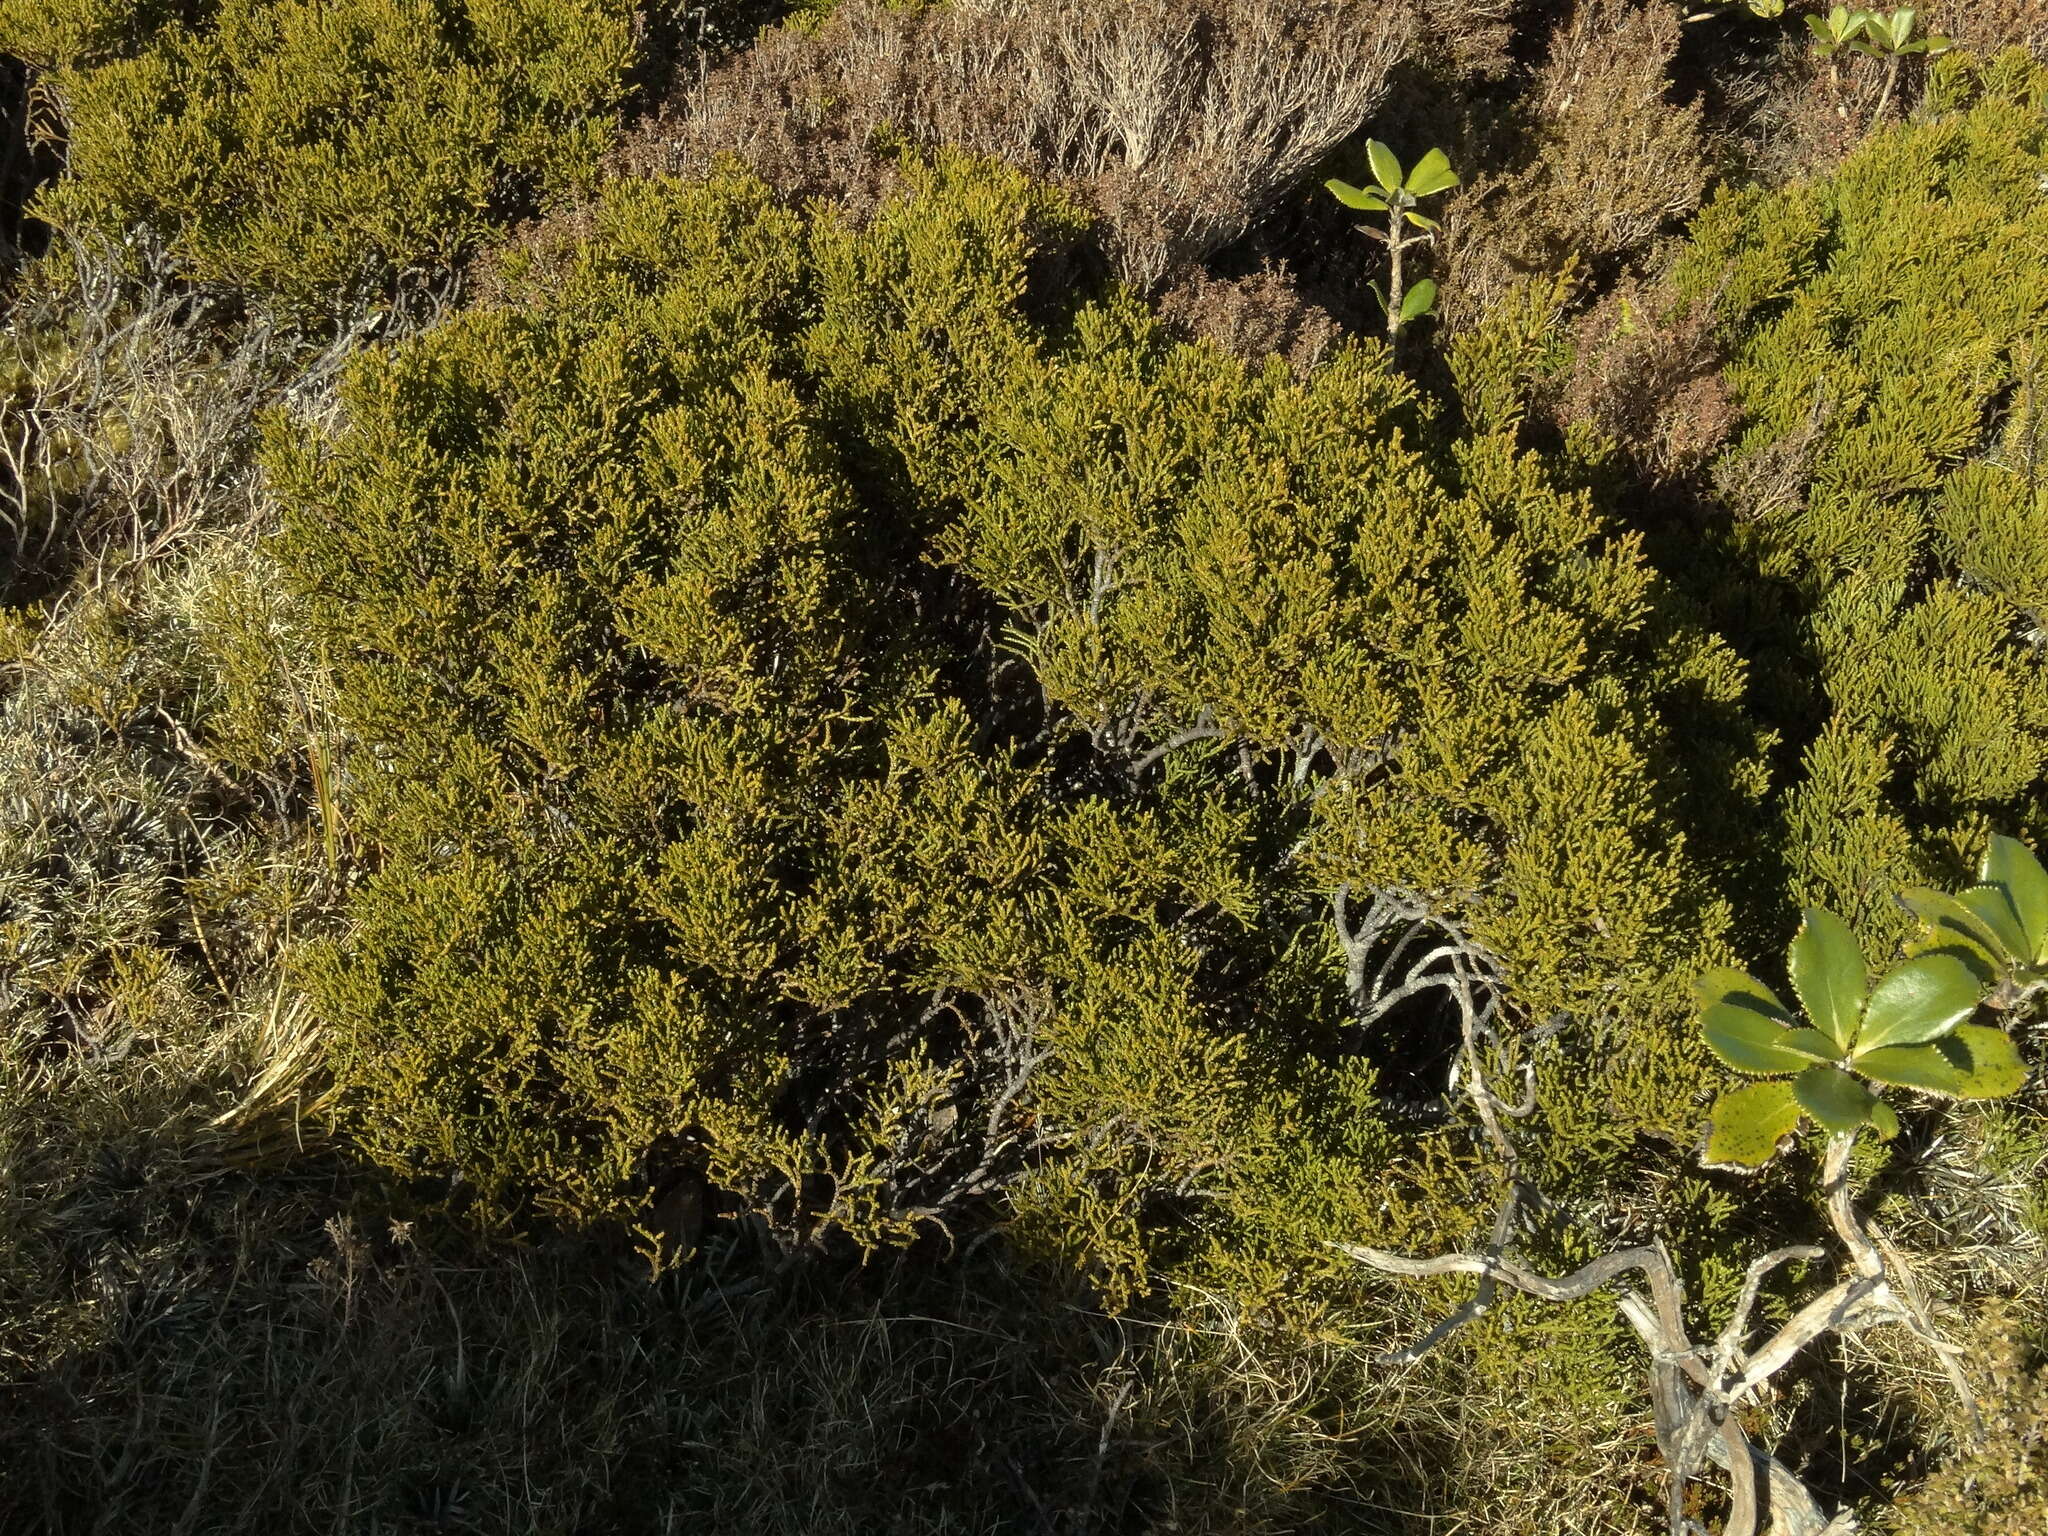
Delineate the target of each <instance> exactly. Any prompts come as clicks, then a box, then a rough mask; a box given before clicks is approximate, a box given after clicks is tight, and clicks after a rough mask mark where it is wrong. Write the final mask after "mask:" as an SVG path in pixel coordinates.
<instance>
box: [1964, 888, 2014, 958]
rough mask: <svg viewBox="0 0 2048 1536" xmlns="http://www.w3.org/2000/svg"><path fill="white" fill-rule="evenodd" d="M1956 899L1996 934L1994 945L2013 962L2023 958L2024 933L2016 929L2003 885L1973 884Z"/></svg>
mask: <svg viewBox="0 0 2048 1536" xmlns="http://www.w3.org/2000/svg"><path fill="white" fill-rule="evenodd" d="M1956 900H1958V901H1960V902H1961V903H1962V904H1963V905H1964V906H1965V907H1967V908H1969V909H1970V911H1972V912H1974V913H1976V914H1977V919H1978V921H1979V922H1981V923H1983V924H1984V926H1985V927H1987V928H1989V929H1990V930H1991V931H1992V932H1993V933H1995V934H1997V935H1998V942H1999V943H2000V944H2001V945H2003V946H2004V949H2005V953H2006V954H2008V955H2010V956H2011V957H2012V958H2013V959H2015V960H2024V959H2025V958H2026V951H2027V935H2026V930H2025V929H2023V928H2022V927H2021V926H2020V915H2019V912H2018V910H2017V909H2016V908H2015V907H2014V906H2013V904H2012V897H2011V896H2010V895H2008V894H2007V892H2006V889H2005V887H2004V886H2002V885H1973V886H1971V887H1970V888H1969V889H1968V890H1966V891H1964V892H1963V893H1962V894H1961V895H1959V896H1957V897H1956Z"/></svg>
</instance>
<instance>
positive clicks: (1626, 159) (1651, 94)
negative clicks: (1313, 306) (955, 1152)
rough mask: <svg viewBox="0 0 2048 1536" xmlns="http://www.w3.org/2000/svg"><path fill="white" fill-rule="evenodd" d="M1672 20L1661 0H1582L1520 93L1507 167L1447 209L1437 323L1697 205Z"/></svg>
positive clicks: (1694, 148)
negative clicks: (1674, 69)
mask: <svg viewBox="0 0 2048 1536" xmlns="http://www.w3.org/2000/svg"><path fill="white" fill-rule="evenodd" d="M1682 26H1683V22H1682V20H1681V16H1680V13H1679V11H1678V10H1676V9H1675V8H1673V7H1671V6H1668V5H1658V4H1648V5H1645V4H1642V3H1640V0H1581V3H1580V4H1579V5H1578V6H1577V8H1576V9H1575V10H1574V11H1573V12H1572V14H1571V17H1570V20H1569V21H1568V22H1567V23H1566V24H1565V25H1564V26H1563V27H1561V28H1560V29H1559V31H1558V32H1557V34H1556V37H1555V38H1554V40H1553V42H1552V44H1551V50H1550V56H1549V58H1548V59H1547V60H1546V61H1545V63H1544V65H1543V67H1542V69H1541V70H1540V71H1539V72H1538V73H1537V76H1536V80H1535V82H1534V86H1533V89H1532V90H1531V91H1530V92H1529V94H1528V96H1527V97H1526V98H1525V100H1524V103H1523V108H1522V110H1523V111H1525V112H1526V113H1527V114H1528V122H1527V123H1526V125H1525V128H1524V131H1522V132H1521V133H1520V134H1518V135H1517V137H1518V140H1519V143H1520V147H1521V153H1520V154H1519V155H1518V157H1517V159H1516V160H1515V162H1514V163H1513V166H1512V168H1510V169H1508V170H1506V171H1504V172H1502V173H1499V174H1496V175H1490V176H1489V175H1481V176H1477V177H1474V178H1473V179H1472V182H1471V186H1470V189H1469V190H1468V191H1467V192H1465V193H1464V194H1463V195H1462V196H1460V197H1459V198H1458V199H1457V200H1456V201H1455V202H1454V203H1453V204H1452V205H1451V207H1450V209H1449V211H1448V213H1447V216H1446V219H1445V235H1444V255H1443V260H1442V263H1441V269H1442V271H1443V274H1444V278H1445V281H1444V292H1445V300H1444V305H1443V315H1444V318H1445V322H1446V323H1447V324H1449V325H1452V326H1458V325H1461V324H1469V323H1470V322H1471V321H1473V320H1475V319H1476V318H1477V317H1478V316H1480V315H1482V314H1484V313H1485V312H1486V311H1487V310H1488V309H1489V308H1491V307H1492V306H1493V305H1494V304H1495V303H1497V302H1498V301H1499V300H1500V298H1501V297H1502V295H1504V294H1505V293H1506V292H1507V290H1508V289H1509V288H1511V287H1512V286H1513V285H1514V284H1515V283H1516V282H1517V281H1518V280H1519V279H1520V278H1521V277H1523V276H1524V275H1526V274H1528V273H1531V272H1556V271H1561V270H1564V269H1566V268H1568V267H1571V266H1573V265H1575V264H1578V263H1586V262H1592V263H1601V262H1611V261H1613V260H1615V259H1617V258H1624V257H1630V256H1634V255H1637V254H1639V253H1640V252H1642V251H1643V250H1644V249H1645V248H1646V247H1647V246H1648V245H1650V243H1651V242H1653V241H1654V240H1655V239H1656V238H1657V237H1658V236H1659V235H1660V234H1661V233H1662V232H1663V231H1664V230H1665V229H1666V228H1668V227H1669V226H1670V225H1671V224H1672V223H1673V222H1674V221H1676V220H1679V219H1683V218H1684V217H1685V216H1686V215H1688V214H1689V213H1691V212H1692V211H1693V210H1694V209H1695V208H1697V207H1698V206H1699V202H1700V198H1701V196H1702V195H1703V193H1704V192H1705V189H1706V182H1707V164H1706V158H1705V154H1704V150H1703V141H1702V132H1701V126H1700V108H1699V106H1698V105H1697V104H1691V105H1687V106H1682V107H1681V106H1673V105H1672V104H1671V103H1670V101H1669V100H1667V96H1668V93H1669V90H1670V77H1669V68H1670V64H1671V60H1672V57H1673V55H1674V54H1676V53H1677V51H1678V44H1679V37H1680V32H1681V28H1682Z"/></svg>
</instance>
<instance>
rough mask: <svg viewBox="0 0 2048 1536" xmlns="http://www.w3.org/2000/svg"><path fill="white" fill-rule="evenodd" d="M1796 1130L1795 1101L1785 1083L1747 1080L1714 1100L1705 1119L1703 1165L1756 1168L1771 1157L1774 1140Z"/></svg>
mask: <svg viewBox="0 0 2048 1536" xmlns="http://www.w3.org/2000/svg"><path fill="white" fill-rule="evenodd" d="M1797 1129H1799V1101H1798V1100H1797V1099H1796V1098H1795V1097H1794V1096H1793V1093H1792V1085H1791V1084H1790V1083H1785V1082H1777V1083H1751V1084H1749V1085H1748V1086H1747V1087H1744V1088H1733V1089H1730V1090H1729V1091H1728V1092H1726V1093H1724V1094H1722V1095H1721V1097H1720V1098H1718V1099H1716V1100H1715V1101H1714V1109H1713V1113H1712V1114H1711V1115H1709V1116H1708V1118H1707V1152H1706V1158H1705V1161H1706V1164H1707V1166H1708V1167H1710V1168H1756V1167H1760V1166H1762V1165H1763V1164H1764V1163H1767V1162H1769V1161H1770V1160H1771V1154H1772V1153H1774V1152H1776V1151H1777V1150H1778V1143H1779V1142H1780V1141H1782V1140H1784V1139H1785V1138H1786V1137H1787V1136H1789V1135H1791V1134H1792V1133H1793V1132H1794V1131H1796V1130H1797Z"/></svg>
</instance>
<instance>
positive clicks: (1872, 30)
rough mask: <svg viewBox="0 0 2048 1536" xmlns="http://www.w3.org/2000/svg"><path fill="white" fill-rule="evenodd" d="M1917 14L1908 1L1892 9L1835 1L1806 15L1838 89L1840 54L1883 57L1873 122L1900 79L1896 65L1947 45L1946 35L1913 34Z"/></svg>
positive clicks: (1944, 49) (1880, 118)
mask: <svg viewBox="0 0 2048 1536" xmlns="http://www.w3.org/2000/svg"><path fill="white" fill-rule="evenodd" d="M1918 17H1919V12H1918V11H1916V10H1914V8H1913V7H1912V6H1909V5H1908V6H1901V7H1900V8H1899V9H1897V10H1895V11H1865V10H1852V9H1851V8H1850V7H1848V6H1846V5H1838V6H1836V7H1835V8H1834V9H1833V10H1831V11H1829V12H1828V13H1827V15H1826V16H1819V15H1813V16H1808V17H1807V18H1806V26H1807V30H1809V31H1810V32H1812V33H1813V37H1814V50H1815V51H1816V52H1817V53H1819V54H1820V56H1821V57H1822V58H1824V59H1826V60H1827V61H1828V79H1829V81H1830V82H1831V83H1832V84H1833V85H1834V86H1835V88H1836V89H1837V90H1839V89H1840V88H1841V64H1840V60H1841V56H1842V54H1844V53H1860V54H1863V55H1864V56H1866V57H1868V58H1873V59H1882V60H1884V89H1883V90H1882V91H1880V92H1879V93H1878V98H1877V109H1876V110H1875V111H1874V112H1872V113H1871V115H1870V120H1871V122H1872V123H1873V124H1875V123H1879V122H1882V121H1883V120H1884V115H1885V111H1886V109H1887V108H1889V107H1890V106H1891V104H1892V96H1893V93H1894V92H1895V91H1896V90H1897V88H1898V83H1899V65H1900V64H1901V63H1902V62H1903V61H1904V60H1906V59H1908V58H1910V57H1912V56H1913V55H1915V54H1922V53H1925V54H1936V53H1946V52H1947V51H1948V49H1949V46H1950V44H1949V40H1948V39H1947V38H1945V37H1920V38H1916V37H1914V36H1913V23H1914V22H1915V21H1916V20H1917V19H1918Z"/></svg>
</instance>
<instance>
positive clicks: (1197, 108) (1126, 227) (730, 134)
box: [622, 0, 1509, 290]
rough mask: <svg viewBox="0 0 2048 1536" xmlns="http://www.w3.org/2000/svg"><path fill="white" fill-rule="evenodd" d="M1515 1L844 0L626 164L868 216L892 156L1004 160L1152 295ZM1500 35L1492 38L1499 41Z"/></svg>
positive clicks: (743, 63)
mask: <svg viewBox="0 0 2048 1536" xmlns="http://www.w3.org/2000/svg"><path fill="white" fill-rule="evenodd" d="M1508 9H1509V7H1508V5H1507V4H1506V3H1505V0H1395V3H1377V0H1123V3H1119V4H1104V3H1102V0H955V3H953V4H950V5H945V6H940V7H934V8H924V7H915V8H910V9H903V8H899V7H895V6H890V5H887V4H885V3H882V0H849V3H846V4H843V5H841V6H840V7H839V8H838V9H837V10H836V11H835V12H834V13H833V14H832V16H831V17H829V18H828V19H827V20H826V21H825V22H824V23H823V24H822V25H821V26H818V27H817V28H815V29H808V28H784V29H782V30H779V31H776V32H771V33H768V34H765V35H764V36H763V37H762V38H761V40H760V41H759V42H758V43H757V44H756V45H755V47H753V48H752V49H751V50H749V51H748V52H747V53H746V54H744V55H743V56H742V57H740V58H739V59H737V60H735V61H734V62H733V63H732V64H731V65H730V66H728V67H727V68H725V69H722V70H719V71H717V72H715V73H713V74H712V75H710V76H709V77H708V78H707V79H706V80H705V81H704V82H703V83H702V84H701V85H693V86H692V87H690V88H688V89H686V90H684V91H682V92H681V93H679V94H678V95H677V96H676V97H674V98H672V99H671V100H670V102H669V103H668V105H667V106H666V107H665V108H664V109H663V110H662V111H661V112H659V113H657V114H656V115H655V117H654V118H653V119H652V120H650V122H649V123H647V124H646V125H644V126H643V127H642V129H641V130H640V131H639V132H638V133H636V134H635V135H633V136H632V137H631V138H630V139H629V141H628V143H627V144H626V146H625V148H624V150H623V151H622V155H623V159H624V162H625V166H626V168H627V169H629V170H635V171H640V172H655V173H658V172H682V173H701V172H702V171H704V170H705V169H707V168H708V167H709V166H710V165H711V164H712V163H713V162H714V161H716V160H717V159H718V158H719V157H720V156H721V155H725V154H734V155H737V156H738V157H739V159H740V160H741V161H742V162H744V163H745V164H746V165H747V166H748V168H750V169H751V170H753V171H754V172H755V173H756V174H758V175H760V176H762V177H763V178H764V179H765V180H767V181H769V182H770V183H772V184H774V185H775V186H777V187H779V188H782V189H783V190H785V191H790V192H794V193H797V194H799V195H816V196H824V197H829V198H832V199H833V200H835V201H837V202H839V203H841V204H842V205H844V206H845V207H847V208H848V209H849V210H850V211H852V212H853V213H854V214H855V215H856V216H858V215H859V214H860V213H861V212H862V211H863V210H864V209H867V208H870V207H872V206H874V204H875V203H876V202H877V201H878V200H879V198H880V197H882V196H884V195H886V191H887V189H888V187H889V186H890V185H891V184H892V177H893V171H892V161H893V158H894V157H893V154H892V151H893V150H894V149H895V148H896V147H897V146H899V145H902V144H906V143H907V144H915V145H937V144H948V145H955V146H958V147H961V148H964V149H968V150H971V151H973V152H976V153H980V154H989V155H994V156H999V157H1001V158H1003V159H1006V160H1008V161H1010V162H1011V163H1013V164H1015V165H1018V166H1020V167H1022V168H1024V169H1026V170H1029V171H1031V172H1033V173H1034V174H1037V175H1041V176H1045V177H1048V178H1051V179H1053V180H1056V181H1058V182H1061V183H1063V184H1065V185H1067V186H1069V187H1071V188H1072V189H1074V190H1075V191H1077V192H1078V193H1079V194H1080V195H1081V196H1082V197H1083V198H1084V200H1085V201H1086V202H1087V203H1088V204H1089V205H1090V206H1091V207H1093V208H1094V209H1095V210H1096V211H1098V212H1099V213H1100V214H1101V216H1102V220H1103V226H1104V229H1103V233H1104V238H1105V243H1106V245H1107V247H1108V251H1109V254H1110V258H1111V261H1112V264H1113V266H1114V268H1115V270H1116V272H1117V274H1118V275H1119V276H1120V277H1122V278H1124V279H1126V280H1127V281H1129V282H1131V283H1133V284H1135V285H1136V286H1138V287H1140V288H1144V289H1148V290H1150V289H1155V288H1157V287H1159V286H1160V285H1161V284H1163V283H1164V282H1165V281H1167V280H1168V279H1170V278H1172V277H1176V276H1179V275H1181V274H1183V273H1185V272H1187V271H1189V270H1190V269H1191V268H1192V267H1193V266H1194V265H1195V264H1196V263H1198V262H1199V261H1201V260H1202V259H1203V258H1204V257H1206V256H1208V255H1209V254H1211V253H1213V252H1214V251H1216V250H1218V249H1220V248H1222V247H1223V246H1225V245H1227V244H1229V243H1230V242H1231V241H1233V240H1235V239H1236V238H1237V237H1238V236H1240V235H1242V234H1243V233H1244V232H1245V230H1246V229H1247V228H1248V227H1249V226H1250V225H1251V223H1252V222H1253V221H1254V220H1255V219H1256V218H1257V217H1258V216H1259V215H1260V214H1261V213H1262V212H1264V211H1265V210H1266V209H1267V208H1268V207H1269V206H1270V205H1271V204H1272V202H1273V201H1274V200H1275V199H1276V198H1277V197H1278V196H1279V195H1280V194H1281V193H1283V192H1284V191H1286V190H1287V189H1288V188H1289V187H1291V186H1293V185H1294V184H1295V183H1297V182H1298V181H1300V180H1301V179H1302V178H1303V177H1304V176H1306V175H1307V174H1308V173H1309V172H1310V171H1311V170H1312V169H1313V168H1314V167H1315V165H1316V163H1317V162H1318V161H1319V160H1321V159H1322V158H1323V156H1325V155H1326V154H1328V153H1329V152H1330V151H1331V150H1332V149H1333V148H1335V147H1336V146H1337V145H1338V144H1340V143H1342V142H1343V141H1344V140H1345V139H1346V138H1348V137H1350V136H1351V135H1352V134H1353V133H1355V132H1357V131H1358V129H1359V128H1360V127H1362V126H1363V125H1364V124H1365V123H1366V121H1367V120H1368V118H1369V117H1370V116H1371V115H1372V113H1373V111H1374V109H1375V108H1376V107H1377V106H1378V105H1379V103H1380V101H1381V99H1382V98H1383V97H1384V95H1385V93H1386V89H1387V81H1388V77H1389V75H1390V74H1391V73H1392V71H1393V69H1394V68H1395V66H1396V65H1398V64H1399V63H1401V62H1402V60H1403V59H1405V58H1407V57H1409V56H1410V55H1411V53H1413V52H1414V51H1415V50H1416V49H1417V48H1418V47H1419V46H1421V39H1422V37H1423V34H1424V27H1423V25H1422V19H1423V18H1424V17H1425V16H1427V18H1428V21H1429V25H1430V27H1431V28H1433V29H1434V31H1433V32H1432V34H1431V36H1430V38H1429V45H1428V46H1429V47H1430V48H1431V49H1432V50H1435V51H1438V52H1440V54H1441V55H1442V56H1443V57H1446V58H1451V59H1454V60H1468V61H1469V60H1473V59H1480V58H1483V57H1485V56H1487V53H1488V49H1489V48H1491V47H1494V46H1496V44H1497V39H1498V34H1499V33H1500V30H1501V22H1502V18H1503V17H1504V15H1505V13H1506V12H1507V10H1508ZM1489 39H1493V40H1494V41H1493V42H1489Z"/></svg>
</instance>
